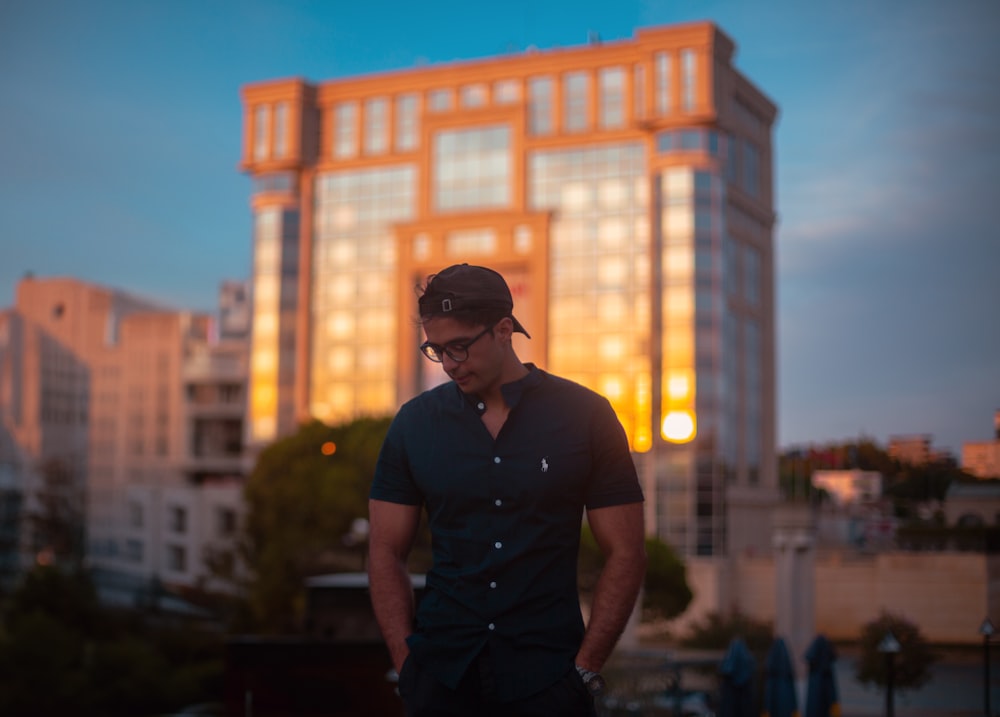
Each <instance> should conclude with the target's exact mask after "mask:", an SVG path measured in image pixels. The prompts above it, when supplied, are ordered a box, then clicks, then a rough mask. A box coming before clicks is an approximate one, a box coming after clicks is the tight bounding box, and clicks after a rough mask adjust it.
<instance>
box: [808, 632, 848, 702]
mask: <svg viewBox="0 0 1000 717" xmlns="http://www.w3.org/2000/svg"><path fill="white" fill-rule="evenodd" d="M805 657H806V662H808V663H809V683H808V687H807V690H806V713H805V717H840V699H839V697H838V696H837V675H836V673H835V672H834V671H833V665H834V663H835V662H836V661H837V651H836V650H834V649H833V643H832V642H830V641H829V640H828V639H826V637H825V636H823V635H817V636H816V638H815V639H814V640H813V641H812V644H810V645H809V649H807V650H806V655H805Z"/></svg>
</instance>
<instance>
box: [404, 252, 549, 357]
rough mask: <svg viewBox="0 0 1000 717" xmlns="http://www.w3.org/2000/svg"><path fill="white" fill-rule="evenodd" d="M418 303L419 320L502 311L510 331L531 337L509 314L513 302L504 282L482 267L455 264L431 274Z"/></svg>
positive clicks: (495, 273) (500, 277)
mask: <svg viewBox="0 0 1000 717" xmlns="http://www.w3.org/2000/svg"><path fill="white" fill-rule="evenodd" d="M419 304H420V315H421V316H422V317H430V316H447V315H448V314H449V313H451V312H455V311H457V312H463V313H464V312H469V311H491V310H494V311H503V312H505V313H506V315H507V316H509V317H510V320H511V321H513V322H514V331H518V332H520V333H522V334H524V335H525V336H527V337H528V338H529V339H530V338H531V334H529V333H528V332H527V331H525V330H524V327H523V326H521V322H520V321H518V320H517V319H515V318H514V315H513V314H512V313H511V312H512V311H513V310H514V299H513V297H511V295H510V289H509V288H508V287H507V282H506V281H504V278H503V277H502V276H500V274H498V273H497V272H495V271H493V270H492V269H487V268H486V267H485V266H470V265H469V264H455V265H454V266H449V267H448V268H447V269H442V270H441V271H439V272H438V273H437V274H431V275H430V276H429V277H427V286H426V287H425V288H424V293H423V295H422V296H421V297H420V301H419Z"/></svg>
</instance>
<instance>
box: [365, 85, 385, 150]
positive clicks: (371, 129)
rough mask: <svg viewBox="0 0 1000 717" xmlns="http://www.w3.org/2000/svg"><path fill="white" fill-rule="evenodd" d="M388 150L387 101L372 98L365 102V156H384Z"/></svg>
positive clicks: (382, 98)
mask: <svg viewBox="0 0 1000 717" xmlns="http://www.w3.org/2000/svg"><path fill="white" fill-rule="evenodd" d="M388 148H389V101H388V100H387V99H386V98H384V97H374V98H372V99H370V100H367V101H365V154H384V153H385V151H386V150H387V149H388Z"/></svg>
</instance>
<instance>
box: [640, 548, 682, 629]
mask: <svg viewBox="0 0 1000 717" xmlns="http://www.w3.org/2000/svg"><path fill="white" fill-rule="evenodd" d="M646 556H647V562H646V581H645V585H644V592H643V602H642V607H643V612H644V613H646V615H647V616H648V617H651V618H663V619H667V620H669V619H670V618H672V617H677V616H678V615H680V614H681V613H682V612H684V611H685V610H687V606H688V605H690V604H691V598H692V597H694V595H693V594H692V592H691V588H690V586H689V585H688V582H687V566H685V565H684V563H683V561H682V560H681V559H680V558H679V557H678V556H677V553H676V552H675V551H674V549H673V548H671V547H670V546H669V545H667V544H666V543H664V542H663V541H662V540H659V539H658V538H646Z"/></svg>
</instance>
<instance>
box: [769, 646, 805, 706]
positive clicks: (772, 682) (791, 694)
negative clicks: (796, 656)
mask: <svg viewBox="0 0 1000 717" xmlns="http://www.w3.org/2000/svg"><path fill="white" fill-rule="evenodd" d="M764 664H765V672H766V676H765V679H764V705H763V709H762V714H763V715H764V717H798V716H799V700H798V697H797V696H796V694H795V670H794V668H793V667H792V658H791V657H790V656H789V654H788V646H787V645H786V644H785V641H784V640H783V639H781V638H780V637H779V638H777V639H775V641H774V642H773V643H772V644H771V649H770V650H769V651H768V653H767V661H766V662H765V663H764Z"/></svg>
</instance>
